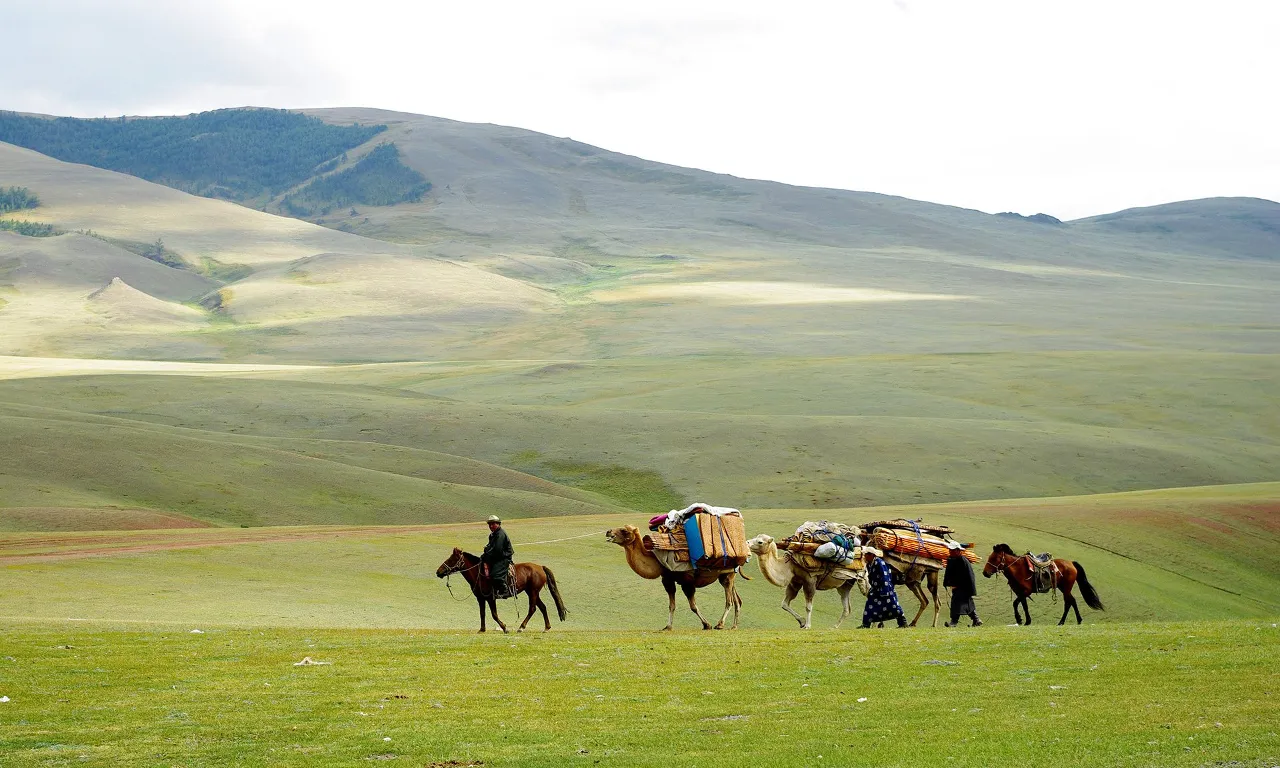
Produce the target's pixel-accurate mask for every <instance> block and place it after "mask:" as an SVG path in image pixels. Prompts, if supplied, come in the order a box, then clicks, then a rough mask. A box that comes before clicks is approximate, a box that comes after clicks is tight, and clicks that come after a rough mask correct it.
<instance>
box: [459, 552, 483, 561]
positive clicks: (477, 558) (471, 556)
mask: <svg viewBox="0 0 1280 768" xmlns="http://www.w3.org/2000/svg"><path fill="white" fill-rule="evenodd" d="M462 556H463V557H465V558H467V559H468V560H479V559H480V556H479V555H473V554H471V553H470V552H463V553H462Z"/></svg>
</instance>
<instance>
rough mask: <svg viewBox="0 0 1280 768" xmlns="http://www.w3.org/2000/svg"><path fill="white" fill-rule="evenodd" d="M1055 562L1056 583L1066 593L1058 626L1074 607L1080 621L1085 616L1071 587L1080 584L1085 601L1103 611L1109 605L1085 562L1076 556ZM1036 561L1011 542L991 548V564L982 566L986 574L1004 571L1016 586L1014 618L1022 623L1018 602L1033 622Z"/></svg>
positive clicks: (1055, 587) (1054, 579)
mask: <svg viewBox="0 0 1280 768" xmlns="http://www.w3.org/2000/svg"><path fill="white" fill-rule="evenodd" d="M1053 564H1054V566H1055V568H1056V573H1055V574H1054V576H1053V587H1052V589H1057V590H1058V591H1059V592H1061V593H1062V618H1061V619H1059V620H1058V626H1062V625H1063V624H1065V623H1067V613H1068V612H1070V611H1071V610H1072V609H1075V612H1076V623H1077V624H1079V623H1081V622H1082V621H1084V619H1082V618H1081V617H1080V605H1079V604H1078V603H1077V602H1076V598H1075V596H1074V595H1072V594H1071V588H1072V587H1073V586H1075V585H1076V583H1079V584H1080V594H1082V595H1084V601H1085V603H1086V604H1088V606H1089V607H1090V608H1092V609H1094V610H1095V611H1103V610H1106V608H1104V607H1103V605H1102V600H1101V599H1100V598H1099V597H1098V593H1097V592H1095V591H1094V589H1093V585H1092V584H1090V583H1089V579H1088V577H1087V576H1085V575H1084V566H1083V565H1080V564H1079V563H1077V562H1075V561H1074V560H1054V561H1053ZM1034 569H1035V564H1034V563H1033V561H1032V559H1031V555H1015V554H1014V553H1013V549H1012V548H1011V547H1010V546H1009V545H1008V544H997V545H995V547H994V548H992V550H991V556H990V557H988V558H987V565H986V567H984V568H983V569H982V575H983V576H986V577H987V578H991V577H992V576H994V575H996V574H997V573H1003V574H1004V577H1005V578H1006V579H1008V580H1009V588H1010V589H1012V590H1013V594H1014V598H1013V620H1014V621H1016V622H1018V623H1019V624H1021V623H1022V617H1021V616H1019V615H1018V604H1019V603H1021V604H1022V611H1023V613H1025V614H1026V617H1027V622H1026V623H1027V624H1028V625H1030V624H1031V609H1030V608H1029V607H1028V606H1027V598H1028V597H1030V596H1031V594H1032V593H1033V592H1035V573H1034Z"/></svg>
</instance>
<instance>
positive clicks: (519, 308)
mask: <svg viewBox="0 0 1280 768" xmlns="http://www.w3.org/2000/svg"><path fill="white" fill-rule="evenodd" d="M227 290H229V292H230V296H229V299H227V300H224V306H225V308H226V309H227V310H228V311H229V312H230V313H231V314H232V316H234V317H235V318H236V319H238V320H243V321H248V322H271V321H279V320H286V319H289V320H291V319H309V318H332V317H352V316H379V317H392V316H414V315H419V316H420V315H442V314H448V313H453V312H468V313H475V312H483V311H485V310H492V309H498V310H508V311H513V312H523V311H528V310H536V309H542V308H547V307H550V306H551V305H552V304H553V303H554V296H553V295H552V294H550V293H549V292H547V291H544V290H542V289H539V288H535V287H533V286H531V285H529V284H527V283H522V282H520V281H518V280H513V279H511V278H508V277H502V276H501V275H495V274H493V273H490V272H486V271H484V270H482V269H479V268H477V267H473V266H470V265H465V264H455V263H453V262H450V261H445V260H442V259H431V258H422V257H413V256H391V255H386V254H365V255H359V256H356V255H349V254H329V253H326V254H321V255H318V256H315V257H313V258H308V259H306V260H303V261H301V262H298V263H295V264H293V265H291V266H289V267H288V268H287V269H279V270H270V271H266V272H263V273H260V274H258V275H254V276H253V277H250V278H249V279H247V280H242V281H240V282H238V283H236V284H234V286H233V287H231V288H230V289H227Z"/></svg>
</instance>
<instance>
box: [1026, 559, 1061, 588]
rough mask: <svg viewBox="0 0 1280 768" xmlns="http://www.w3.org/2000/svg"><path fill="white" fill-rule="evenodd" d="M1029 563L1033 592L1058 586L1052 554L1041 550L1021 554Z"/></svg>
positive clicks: (1055, 565) (1056, 568) (1056, 569)
mask: <svg viewBox="0 0 1280 768" xmlns="http://www.w3.org/2000/svg"><path fill="white" fill-rule="evenodd" d="M1023 557H1025V558H1026V559H1027V562H1028V563H1030V564H1031V587H1032V590H1033V591H1034V592H1037V593H1040V592H1052V591H1053V589H1054V588H1055V587H1057V586H1058V566H1057V564H1056V563H1054V562H1053V555H1052V554H1050V553H1048V552H1042V553H1040V554H1038V555H1033V554H1031V553H1030V552H1028V553H1027V554H1025V555H1023Z"/></svg>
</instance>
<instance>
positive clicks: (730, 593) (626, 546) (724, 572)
mask: <svg viewBox="0 0 1280 768" xmlns="http://www.w3.org/2000/svg"><path fill="white" fill-rule="evenodd" d="M604 537H605V539H606V540H607V541H611V542H613V543H614V544H617V545H618V546H620V547H622V551H623V552H625V553H626V555H627V565H629V566H631V570H633V571H635V572H636V573H637V574H639V575H640V576H641V577H642V578H645V579H662V586H663V588H664V589H666V590H667V597H668V598H669V602H670V612H669V616H668V618H667V626H665V627H663V628H662V631H664V632H669V631H671V628H672V625H674V624H675V620H676V587H677V586H679V587H680V589H681V591H683V592H684V596H685V597H686V598H688V600H689V609H690V610H692V611H693V615H694V616H697V617H698V621H701V622H702V628H703V629H712V626H711V622H709V621H707V620H706V619H704V618H702V614H701V613H699V612H698V602H697V599H696V591H697V590H698V589H700V588H702V587H706V586H710V585H712V584H715V583H716V582H719V583H720V586H722V587H724V614H723V615H722V616H721V617H720V623H718V624H716V625H715V627H714V628H715V629H724V621H725V619H727V618H729V609H730V608H732V609H733V626H731V627H730V629H737V628H738V613H739V611H740V610H741V609H742V598H741V597H740V596H739V595H738V590H737V587H735V586H734V584H733V580H734V577H735V576H736V575H737V574H736V573H735V570H736V566H735V567H734V568H727V569H720V568H699V569H697V570H693V571H671V570H668V569H667V568H665V567H664V566H663V565H662V563H660V562H659V561H658V558H656V557H654V556H653V553H652V552H646V551H645V548H644V542H643V540H642V538H641V535H640V529H639V528H636V527H635V526H634V525H624V526H622V527H621V528H614V529H612V530H609V531H605V534H604ZM742 578H744V579H745V578H747V577H746V575H745V574H744V575H743V577H742Z"/></svg>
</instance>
